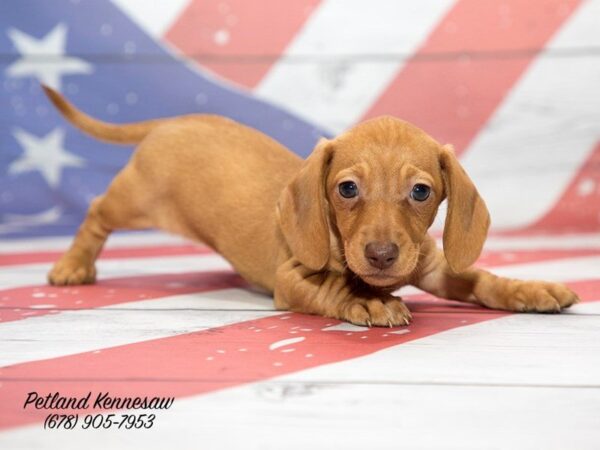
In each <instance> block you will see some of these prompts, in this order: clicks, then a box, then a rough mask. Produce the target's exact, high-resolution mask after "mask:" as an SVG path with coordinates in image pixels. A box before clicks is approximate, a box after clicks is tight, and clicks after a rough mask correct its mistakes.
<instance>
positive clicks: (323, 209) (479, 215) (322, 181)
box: [279, 117, 489, 287]
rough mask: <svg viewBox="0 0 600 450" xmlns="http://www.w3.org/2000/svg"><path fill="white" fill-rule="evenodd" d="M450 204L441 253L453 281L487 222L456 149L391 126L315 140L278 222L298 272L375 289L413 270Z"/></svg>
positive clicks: (396, 123) (390, 121)
mask: <svg viewBox="0 0 600 450" xmlns="http://www.w3.org/2000/svg"><path fill="white" fill-rule="evenodd" d="M446 198H447V199H448V212H447V216H446V223H445V228H444V253H445V256H446V259H447V260H448V263H449V265H450V267H451V268H452V269H453V270H454V271H455V272H460V271H462V270H464V269H465V268H467V267H468V266H470V265H471V264H473V262H475V260H476V259H477V257H478V256H479V254H480V252H481V248H482V246H483V243H484V240H485V237H486V234H487V229H488V226H489V214H488V211H487V209H486V207H485V204H484V202H483V200H482V199H481V198H480V196H479V194H478V193H477V190H476V189H475V186H474V185H473V183H472V182H471V180H470V179H469V177H468V176H467V175H466V173H465V172H464V170H463V169H462V167H461V166H460V164H459V163H458V160H457V159H456V157H455V156H454V153H453V150H452V148H451V147H449V146H441V145H440V144H438V143H437V142H436V141H435V140H433V139H432V138H431V137H429V136H428V135H427V134H426V133H424V132H423V131H422V130H420V129H418V128H417V127H415V126H413V125H411V124H409V123H406V122H403V121H401V120H397V119H394V118H390V117H381V118H377V119H373V120H370V121H368V122H364V123H362V124H360V125H358V126H356V127H354V128H353V129H351V130H350V131H348V132H346V133H344V134H342V135H341V136H339V137H337V138H336V139H333V140H331V141H328V140H321V141H320V142H319V144H318V145H317V147H316V148H315V150H314V151H313V153H312V154H311V156H310V157H309V158H308V159H307V160H306V161H305V162H304V165H303V167H302V169H301V170H300V172H299V173H298V175H297V176H296V178H295V179H294V180H293V181H292V182H291V183H290V184H289V186H287V188H286V189H285V190H284V192H283V193H282V196H281V199H280V202H279V209H280V223H281V227H282V230H283V233H284V235H285V238H286V240H287V243H288V245H289V247H290V249H291V250H292V252H293V253H294V255H295V256H296V257H297V258H298V260H299V261H300V262H301V263H303V264H304V265H305V266H307V267H309V268H311V269H314V270H322V269H325V268H331V267H341V266H346V265H347V267H348V268H349V269H350V270H351V271H352V272H354V273H355V274H356V275H358V276H359V277H360V278H361V279H362V280H363V281H365V282H366V283H368V284H370V285H373V286H381V287H387V286H393V285H395V284H397V283H398V282H400V281H402V280H403V279H405V278H406V277H407V276H409V275H410V274H411V273H412V272H413V271H414V270H415V268H416V266H417V262H418V260H419V256H420V252H421V244H422V243H423V241H424V240H425V237H426V234H427V230H428V229H429V227H430V226H431V224H432V223H433V220H434V218H435V215H436V213H437V210H438V207H439V205H440V203H441V202H442V201H443V200H444V199H446Z"/></svg>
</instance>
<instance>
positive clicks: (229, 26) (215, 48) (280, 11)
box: [165, 0, 320, 88]
mask: <svg viewBox="0 0 600 450" xmlns="http://www.w3.org/2000/svg"><path fill="white" fill-rule="evenodd" d="M319 3H320V0H287V1H285V2H282V1H280V0H261V1H260V2H249V1H247V0H228V1H227V2H223V1H221V0H194V1H192V2H191V3H190V5H189V6H188V7H187V9H186V10H185V11H184V12H183V14H182V15H181V16H180V17H179V19H178V20H177V22H175V24H174V25H173V26H172V27H171V29H170V30H169V31H168V32H167V34H166V36H165V37H166V39H167V40H168V41H169V42H171V43H172V44H174V45H175V46H176V47H178V48H179V49H180V50H181V51H182V52H183V53H185V54H186V55H188V56H191V57H195V56H196V55H200V56H203V55H204V56H208V58H206V57H204V58H202V57H198V58H196V60H197V61H198V63H199V64H201V65H202V66H203V67H206V68H208V69H209V70H211V71H213V72H215V73H217V74H219V75H221V76H222V77H224V78H226V79H228V80H231V81H234V82H235V83H237V84H240V85H242V86H246V87H249V88H252V87H254V86H256V85H257V84H258V83H259V81H260V80H261V79H262V78H263V76H264V75H265V74H266V73H267V72H268V70H269V68H270V67H271V66H272V65H273V64H274V63H275V62H276V60H275V59H269V58H268V56H279V55H281V53H283V51H284V49H285V48H286V47H287V45H288V44H289V43H290V42H291V40H292V38H293V37H294V36H295V35H296V33H297V32H298V31H299V30H300V28H301V27H302V26H303V25H304V22H305V21H306V19H307V18H308V17H309V15H310V14H311V13H312V12H313V11H314V10H315V8H316V7H317V5H318V4H319ZM211 56H212V57H213V58H214V59H213V60H211V59H210V57H211ZM265 56H267V58H265ZM240 59H244V61H240Z"/></svg>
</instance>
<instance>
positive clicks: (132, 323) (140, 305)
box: [0, 289, 281, 367]
mask: <svg viewBox="0 0 600 450" xmlns="http://www.w3.org/2000/svg"><path fill="white" fill-rule="evenodd" d="M275 314H281V313H279V312H275V311H274V309H273V302H272V300H271V298H269V297H266V296H264V295H261V294H259V293H256V292H252V291H247V290H242V289H226V290H221V291H212V292H202V293H197V294H190V295H178V296H172V297H163V298H160V299H156V300H145V301H136V302H127V303H121V304H119V305H113V306H110V307H105V308H96V309H84V310H76V311H61V312H60V313H58V314H50V315H44V316H34V317H29V318H27V319H25V320H18V321H13V322H4V323H2V322H0V367H1V366H7V365H11V364H18V363H22V362H27V361H34V360H38V359H47V358H56V357H59V356H66V355H73V354H76V353H82V352H87V351H92V350H98V349H103V348H109V347H115V346H117V345H125V344H131V343H134V342H141V341H147V340H150V339H157V338H163V337H169V336H175V335H177V334H183V333H191V332H194V331H200V330H205V329H208V328H214V327H220V326H224V325H228V324H232V323H236V322H240V321H244V320H252V319H257V318H261V317H267V316H269V315H275Z"/></svg>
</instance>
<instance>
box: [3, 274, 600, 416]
mask: <svg viewBox="0 0 600 450" xmlns="http://www.w3.org/2000/svg"><path fill="white" fill-rule="evenodd" d="M571 287H573V288H574V289H576V290H577V291H579V292H581V293H585V294H583V295H584V296H583V298H586V299H587V300H597V292H598V289H599V288H600V280H594V281H587V282H579V283H572V284H571ZM588 294H590V295H593V296H591V297H587V295H588ZM503 315H505V314H504V313H498V312H487V311H482V312H481V313H480V314H456V313H435V314H430V313H425V312H417V313H415V320H414V322H413V324H412V325H411V326H410V327H408V328H407V330H408V332H405V334H393V333H392V331H397V330H398V329H394V330H391V329H388V328H373V329H370V330H368V331H365V332H359V333H357V332H345V331H324V328H326V327H328V326H332V325H335V324H337V323H338V322H337V321H333V320H329V319H325V318H323V317H316V316H307V315H302V314H290V313H286V314H282V315H278V316H275V317H269V318H264V319H258V320H252V321H247V322H242V323H237V324H234V325H229V326H224V327H220V328H214V329H211V330H207V331H201V332H196V333H189V334H184V335H178V336H173V337H169V338H163V339H155V340H151V341H146V342H140V343H135V344H130V345H124V346H119V347H112V348H107V349H103V350H102V351H101V352H100V353H98V352H86V353H81V354H77V355H72V356H65V357H62V358H53V359H48V360H42V361H34V362H31V363H25V364H18V365H14V366H8V367H4V368H2V369H1V370H0V381H1V382H2V386H1V387H0V428H11V427H16V426H21V425H26V424H30V423H35V422H39V421H41V420H43V418H44V416H45V415H46V414H48V411H44V410H30V409H26V410H24V409H23V407H22V406H23V403H24V400H25V398H26V397H27V393H29V392H32V391H37V392H38V393H41V394H43V395H46V394H48V393H52V392H57V391H58V392H60V393H61V394H62V395H66V396H75V397H79V396H83V395H85V394H87V393H88V392H89V391H93V393H94V395H95V394H96V393H98V392H110V394H111V396H115V397H134V396H142V397H143V396H150V397H152V396H167V397H171V396H174V397H178V398H179V397H186V396H191V395H199V394H203V393H207V392H212V391H215V390H219V389H224V388H228V387H233V386H239V385H241V384H245V383H251V382H257V381H262V380H265V379H269V378H272V377H276V376H280V375H285V374H289V373H293V372H297V371H299V370H305V369H309V368H312V367H316V366H320V365H323V364H330V363H335V362H339V361H344V360H348V359H352V358H357V357H361V356H365V355H369V354H371V353H373V352H376V351H378V350H382V349H384V348H387V347H391V346H393V345H398V344H402V343H404V342H409V341H412V340H415V339H419V338H423V337H426V336H430V335H433V334H437V333H440V332H442V331H446V330H450V329H453V328H458V327H462V326H465V325H470V324H474V323H479V322H483V321H486V320H491V319H494V318H498V317H502V316H503ZM290 338H303V340H302V341H301V342H297V343H294V344H290V345H285V346H283V347H280V348H277V349H274V350H270V346H271V345H272V344H274V343H276V342H280V341H282V340H286V339H290ZM289 349H293V351H291V352H286V351H284V350H289ZM67 381H68V382H67ZM65 412H68V413H74V412H78V411H72V410H67V411H65ZM85 412H86V413H88V412H90V410H87V411H85ZM159 415H160V412H159Z"/></svg>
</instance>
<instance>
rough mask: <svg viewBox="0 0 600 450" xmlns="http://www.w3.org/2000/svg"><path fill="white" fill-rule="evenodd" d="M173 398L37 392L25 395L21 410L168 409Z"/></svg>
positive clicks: (103, 393) (107, 393) (106, 393)
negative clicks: (73, 395) (74, 395)
mask: <svg viewBox="0 0 600 450" xmlns="http://www.w3.org/2000/svg"><path fill="white" fill-rule="evenodd" d="M174 401H175V397H111V395H110V392H99V393H98V394H96V396H95V397H92V392H91V391H90V392H88V393H87V395H85V396H83V397H63V396H61V395H60V392H53V393H49V394H48V395H46V396H41V395H39V394H38V393H37V392H30V393H28V394H27V399H25V403H24V404H23V409H26V408H27V407H28V406H30V407H32V408H35V409H169V408H170V407H171V406H172V405H173V402H174Z"/></svg>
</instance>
